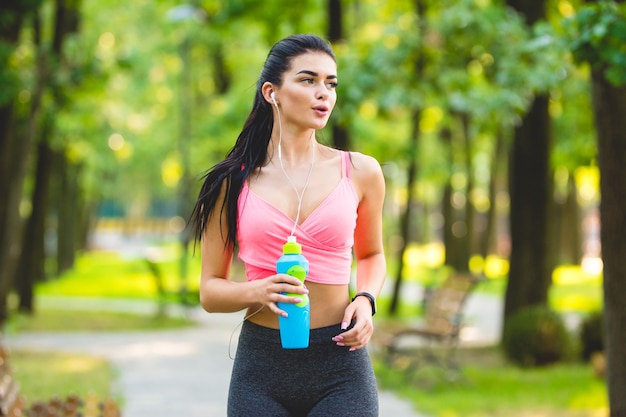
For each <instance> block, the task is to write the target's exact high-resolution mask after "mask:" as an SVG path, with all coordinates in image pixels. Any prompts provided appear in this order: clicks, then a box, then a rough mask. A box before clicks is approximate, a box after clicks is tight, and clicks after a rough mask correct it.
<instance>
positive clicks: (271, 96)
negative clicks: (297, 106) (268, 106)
mask: <svg viewBox="0 0 626 417" xmlns="http://www.w3.org/2000/svg"><path fill="white" fill-rule="evenodd" d="M270 98H271V99H272V101H273V102H274V105H275V106H278V103H276V95H275V94H274V92H273V91H272V94H270Z"/></svg>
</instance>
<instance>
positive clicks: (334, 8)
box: [328, 0, 350, 150]
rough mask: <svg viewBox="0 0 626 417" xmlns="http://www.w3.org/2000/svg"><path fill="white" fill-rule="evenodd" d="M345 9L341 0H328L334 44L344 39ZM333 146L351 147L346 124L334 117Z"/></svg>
mask: <svg viewBox="0 0 626 417" xmlns="http://www.w3.org/2000/svg"><path fill="white" fill-rule="evenodd" d="M343 37H344V34H343V11H342V8H341V0H328V41H329V42H330V43H332V44H335V43H338V42H341V41H342V40H343ZM331 123H332V131H333V146H334V147H335V148H337V149H343V150H347V149H349V148H350V135H349V133H348V129H346V127H345V126H343V125H342V124H340V123H338V122H337V121H336V120H335V119H333V121H332V122H331Z"/></svg>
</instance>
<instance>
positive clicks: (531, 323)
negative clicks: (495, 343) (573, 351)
mask: <svg viewBox="0 0 626 417" xmlns="http://www.w3.org/2000/svg"><path fill="white" fill-rule="evenodd" d="M502 347H503V349H504V353H505V355H506V356H507V357H508V358H509V359H510V360H511V361H513V362H515V363H516V364H518V365H521V366H542V365H547V364H550V363H554V362H558V361H560V360H563V359H564V358H565V357H566V356H567V353H568V352H569V348H570V339H569V334H568V333H567V329H566V328H565V323H564V321H563V318H562V317H561V316H560V315H558V314H557V313H556V312H554V311H552V310H550V308H548V307H547V306H534V307H526V308H523V309H521V310H519V311H518V312H516V313H514V314H513V315H512V316H511V317H509V318H508V319H507V320H506V322H505V326H504V331H503V333H502Z"/></svg>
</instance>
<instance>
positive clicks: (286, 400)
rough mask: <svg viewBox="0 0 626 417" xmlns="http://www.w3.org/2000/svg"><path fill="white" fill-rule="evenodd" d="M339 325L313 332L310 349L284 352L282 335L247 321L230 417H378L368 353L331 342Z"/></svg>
mask: <svg viewBox="0 0 626 417" xmlns="http://www.w3.org/2000/svg"><path fill="white" fill-rule="evenodd" d="M339 328H340V327H339V324H337V325H335V326H329V327H323V328H319V329H313V330H311V338H310V345H309V348H308V349H293V350H292V349H283V348H282V347H281V346H280V336H279V333H278V330H275V329H270V328H267V327H263V326H259V325H257V324H254V323H251V322H249V321H245V322H244V324H243V327H242V329H241V335H240V336H239V345H238V347H237V356H236V358H235V363H234V366H233V372H232V377H231V381H230V391H229V395H228V416H229V417H305V416H307V417H315V416H319V417H333V416H341V417H376V416H378V391H377V387H376V379H375V377H374V371H373V369H372V364H371V361H370V357H369V354H368V353H367V350H366V349H359V350H356V351H354V352H350V351H349V349H348V348H347V347H340V346H337V345H336V344H335V342H333V341H332V340H331V338H332V337H333V336H336V335H337V334H338V333H339Z"/></svg>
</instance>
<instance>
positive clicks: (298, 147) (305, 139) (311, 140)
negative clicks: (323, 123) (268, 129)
mask: <svg viewBox="0 0 626 417" xmlns="http://www.w3.org/2000/svg"><path fill="white" fill-rule="evenodd" d="M316 145H317V142H316V140H315V130H311V131H308V132H306V133H304V134H300V135H298V136H292V135H286V134H284V133H283V135H282V138H281V137H280V135H272V139H271V141H270V146H271V147H272V148H273V150H274V152H273V154H274V155H276V157H278V155H280V159H281V160H282V163H283V164H284V165H285V166H293V165H301V164H303V163H309V162H310V160H311V157H312V156H313V154H314V152H315V150H316V149H315V148H316Z"/></svg>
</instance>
